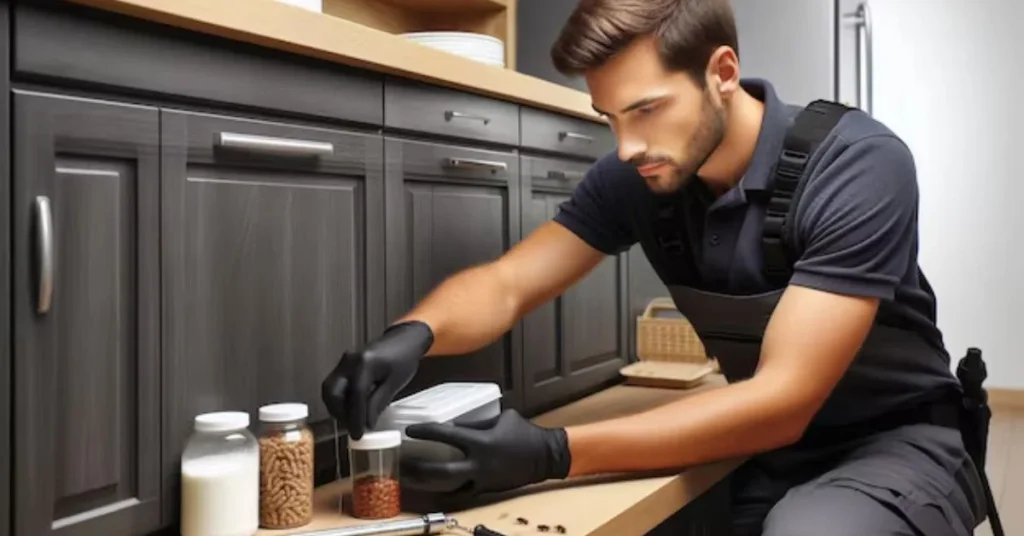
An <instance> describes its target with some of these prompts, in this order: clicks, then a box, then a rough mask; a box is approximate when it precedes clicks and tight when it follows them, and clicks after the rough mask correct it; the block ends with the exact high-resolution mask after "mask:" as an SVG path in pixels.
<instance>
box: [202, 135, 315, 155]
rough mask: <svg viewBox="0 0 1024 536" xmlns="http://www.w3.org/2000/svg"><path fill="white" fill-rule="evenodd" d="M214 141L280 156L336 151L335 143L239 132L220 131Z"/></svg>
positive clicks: (221, 144)
mask: <svg viewBox="0 0 1024 536" xmlns="http://www.w3.org/2000/svg"><path fill="white" fill-rule="evenodd" d="M214 143H216V145H217V146H219V147H225V148H229V149H243V150H246V151H254V152H259V153H266V154H273V155H279V156H326V155H330V154H333V153H334V144H332V143H328V142H323V141H310V140H296V139H289V138H275V137H270V136H257V135H255V134H240V133H237V132H220V133H218V134H217V136H216V139H215V141H214Z"/></svg>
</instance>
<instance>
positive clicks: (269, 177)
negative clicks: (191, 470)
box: [162, 111, 384, 521]
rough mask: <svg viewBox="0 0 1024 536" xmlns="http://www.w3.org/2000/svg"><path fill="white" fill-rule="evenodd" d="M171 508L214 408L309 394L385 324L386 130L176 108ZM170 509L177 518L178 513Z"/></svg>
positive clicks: (167, 384) (167, 389) (168, 157)
mask: <svg viewBox="0 0 1024 536" xmlns="http://www.w3.org/2000/svg"><path fill="white" fill-rule="evenodd" d="M162 131H163V160H162V165H163V176H162V181H163V190H162V193H163V198H162V203H163V226H162V233H163V238H162V244H163V291H164V297H165V302H164V305H165V307H164V316H163V327H164V339H163V340H164V369H163V371H164V399H163V400H164V417H165V421H164V434H165V435H164V437H165V442H164V450H163V460H164V463H165V471H166V473H165V477H166V480H167V485H168V487H167V488H165V491H166V492H167V493H169V494H171V499H172V500H168V501H166V504H167V505H168V506H167V508H166V509H165V513H166V515H168V516H174V515H175V514H176V513H177V507H176V504H177V502H178V501H177V491H176V490H177V489H178V488H177V481H178V475H179V473H178V467H179V463H180V458H181V453H182V450H183V449H184V446H185V443H186V441H187V438H188V436H189V434H190V433H191V431H192V422H193V418H194V417H195V416H196V415H197V414H200V413H204V412H209V411H221V410H233V411H248V412H250V415H251V416H252V419H253V422H254V423H255V422H256V417H257V415H256V411H257V409H258V407H259V406H260V405H263V404H267V403H272V402H304V403H307V404H309V407H310V408H309V409H310V420H311V421H313V422H316V421H321V420H324V419H326V418H327V417H328V414H327V411H326V409H325V408H324V406H323V404H322V403H321V401H320V383H321V381H323V378H324V377H325V376H326V375H327V373H328V372H330V370H331V369H332V368H333V367H334V366H335V364H336V363H337V361H338V359H339V358H340V357H341V355H342V353H343V352H344V351H345V350H347V349H350V348H355V347H358V346H360V345H362V344H364V342H365V339H366V336H367V333H368V332H370V333H377V332H379V331H380V330H381V329H383V322H384V316H383V314H384V286H383V285H384V277H383V270H384V263H383V261H384V249H383V230H384V217H383V210H384V197H383V196H384V184H383V177H382V158H383V140H382V138H381V137H380V136H373V135H363V134H357V133H348V132H339V131H334V130H324V129H318V128H307V127H300V126H293V125H287V124H279V123H269V122H261V121H252V120H242V119H236V118H228V117H221V116H213V115H203V114H194V113H186V112H177V111H164V112H163V115H162ZM172 520H173V517H169V518H168V521H172Z"/></svg>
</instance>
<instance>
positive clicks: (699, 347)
mask: <svg viewBox="0 0 1024 536" xmlns="http://www.w3.org/2000/svg"><path fill="white" fill-rule="evenodd" d="M658 311H677V309H676V306H675V303H673V302H672V299H671V298H655V299H653V300H651V302H650V303H649V304H647V308H646V309H645V310H644V312H643V314H641V315H640V316H639V317H637V320H636V355H637V357H638V358H639V359H640V360H641V361H669V362H672V363H706V362H707V361H708V356H707V353H706V351H705V350H704V343H702V342H701V340H700V337H699V336H698V335H697V332H696V331H694V329H693V326H692V325H691V324H690V322H689V321H688V320H686V319H685V318H682V317H680V318H658V317H656V316H655V313H656V312H658Z"/></svg>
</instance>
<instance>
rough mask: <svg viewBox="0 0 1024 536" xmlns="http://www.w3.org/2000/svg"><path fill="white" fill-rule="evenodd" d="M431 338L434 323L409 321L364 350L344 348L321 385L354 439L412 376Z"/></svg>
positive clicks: (372, 423) (326, 401) (329, 408)
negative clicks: (356, 350) (352, 350)
mask: <svg viewBox="0 0 1024 536" xmlns="http://www.w3.org/2000/svg"><path fill="white" fill-rule="evenodd" d="M433 343H434V332H433V331H431V329H430V326H428V325H426V324H424V323H423V322H419V321H410V322H402V323H399V324H394V325H392V326H391V327H389V328H388V329H386V330H384V333H382V334H381V336H380V337H379V338H378V339H377V340H375V341H373V342H371V343H370V344H369V345H368V346H367V347H366V348H364V349H363V350H362V351H361V352H351V353H350V352H346V353H345V354H344V355H342V356H341V360H340V361H339V362H338V364H337V366H335V367H334V370H332V371H331V373H330V374H328V375H327V378H325V379H324V381H323V383H322V384H321V385H320V398H321V399H322V400H323V402H324V405H325V406H327V411H328V412H329V413H330V414H331V416H333V417H334V418H335V419H337V420H338V421H339V423H338V424H339V425H340V426H343V427H344V428H345V429H346V430H347V431H348V433H349V435H350V436H351V437H352V438H353V439H359V438H361V437H363V432H364V431H365V430H366V429H367V428H373V427H374V426H375V425H376V424H377V419H378V418H379V417H380V414H381V413H382V412H383V411H384V409H385V408H387V406H388V404H390V403H391V401H392V400H394V398H395V395H396V394H398V392H399V391H401V390H402V389H403V388H405V386H406V385H408V384H409V382H410V381H411V380H412V378H413V376H414V375H415V374H416V369H417V368H419V363H420V359H421V358H422V357H423V356H424V355H425V354H426V353H427V350H429V349H430V346H431V345H432V344H433Z"/></svg>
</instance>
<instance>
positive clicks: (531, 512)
mask: <svg viewBox="0 0 1024 536" xmlns="http://www.w3.org/2000/svg"><path fill="white" fill-rule="evenodd" d="M722 385H725V380H724V379H723V378H722V377H721V376H720V375H715V376H713V377H711V378H710V379H708V380H707V381H706V382H705V383H704V384H702V385H701V386H699V387H696V388H693V389H690V390H686V391H682V390H675V389H655V388H649V387H632V386H622V385H620V386H616V387H612V388H610V389H607V390H605V391H601V392H599V393H597V394H594V395H592V396H590V397H587V398H584V399H582V400H579V401H577V402H575V403H573V404H569V405H567V406H564V407H562V408H559V409H557V410H554V411H552V412H549V413H546V414H544V415H541V416H539V417H537V418H535V419H533V420H534V422H536V423H538V424H542V425H547V426H566V425H572V424H582V423H586V422H592V421H596V420H604V419H609V418H615V417H620V416H623V415H629V414H632V413H637V412H640V411H644V410H647V409H650V408H653V407H657V406H660V405H663V404H665V403H668V402H672V401H674V400H678V399H680V398H683V397H686V396H689V395H692V394H693V393H696V392H699V391H702V390H706V389H714V388H718V387H721V386H722ZM741 461H742V460H730V461H725V462H718V463H713V464H708V465H704V466H700V467H695V468H692V469H688V470H686V471H684V472H682V473H677V472H675V473H669V474H664V473H663V474H660V475H641V476H632V477H629V478H622V477H619V478H615V477H587V478H579V479H572V480H570V481H566V482H558V483H544V484H539V485H536V486H531V487H528V488H524V489H522V490H518V491H517V492H515V493H510V494H507V495H505V496H502V497H500V500H497V501H496V502H495V501H494V500H492V501H491V502H490V503H489V504H486V505H481V506H476V507H473V508H471V509H467V510H464V511H459V512H446V513H447V514H449V515H452V516H453V517H455V518H457V519H458V520H459V522H460V524H461V525H465V526H469V527H473V526H475V525H477V524H484V525H486V526H487V527H488V528H491V529H493V530H497V531H499V532H500V533H502V534H504V535H506V536H527V535H536V534H537V531H536V528H535V524H537V523H545V524H548V525H550V526H552V527H554V526H555V525H559V524H560V525H563V526H564V527H566V528H567V529H568V534H571V535H573V536H582V535H590V536H624V535H630V534H643V533H645V532H647V531H648V530H650V529H653V528H654V527H656V526H657V525H658V524H659V523H661V522H662V521H664V520H665V519H667V518H668V517H669V516H671V515H672V514H674V513H675V512H677V511H678V510H679V509H680V508H682V507H683V506H685V505H686V504H688V503H689V502H691V501H692V500H693V499H694V498H696V497H698V496H699V495H700V494H702V493H703V492H705V491H707V490H708V489H710V488H711V487H712V486H713V485H714V484H716V483H717V482H719V481H720V480H722V479H723V478H724V477H726V476H727V475H728V474H729V473H730V472H732V471H733V470H734V469H735V468H736V467H737V466H738V465H739V464H740V463H741ZM348 490H349V486H348V482H347V480H341V481H338V482H335V483H332V484H328V485H325V486H322V487H320V488H318V489H317V491H316V496H315V501H316V514H315V518H314V520H313V522H312V523H310V524H309V525H306V526H305V527H301V528H299V529H296V530H291V531H284V530H261V531H260V532H258V535H259V536H277V535H285V534H299V533H303V532H310V531H316V530H324V529H330V528H338V527H345V526H354V525H360V524H366V523H370V522H365V521H358V520H355V519H353V518H351V517H349V516H347V515H345V514H342V513H339V512H338V501H339V498H340V497H341V496H342V495H343V494H345V493H346V492H347V491H348ZM402 517H415V516H412V515H403V516H402ZM517 517H525V518H526V519H528V520H530V521H531V523H532V524H533V525H532V526H528V527H526V526H521V525H517V524H516V523H515V519H516V518H517ZM453 534H461V533H453ZM552 534H555V533H554V532H552Z"/></svg>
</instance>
